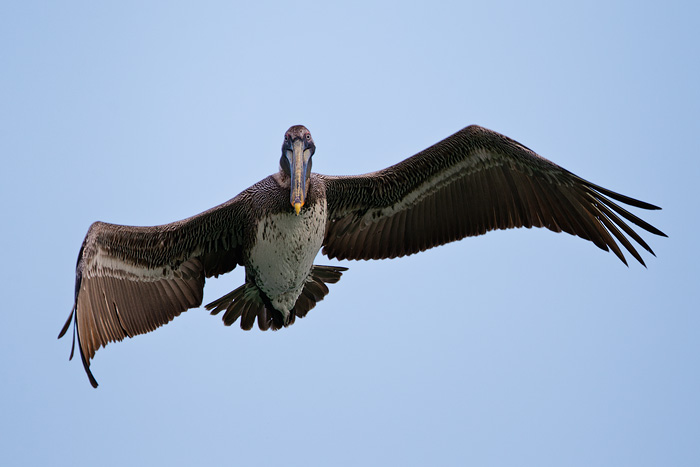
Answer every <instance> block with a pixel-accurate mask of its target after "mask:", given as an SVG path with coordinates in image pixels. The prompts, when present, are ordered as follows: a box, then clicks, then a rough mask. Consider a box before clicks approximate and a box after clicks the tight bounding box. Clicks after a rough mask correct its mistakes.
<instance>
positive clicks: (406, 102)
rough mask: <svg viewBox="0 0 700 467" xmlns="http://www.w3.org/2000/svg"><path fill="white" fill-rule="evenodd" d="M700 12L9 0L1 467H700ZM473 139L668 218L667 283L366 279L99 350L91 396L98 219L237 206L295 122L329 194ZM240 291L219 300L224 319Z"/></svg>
mask: <svg viewBox="0 0 700 467" xmlns="http://www.w3.org/2000/svg"><path fill="white" fill-rule="evenodd" d="M331 3H338V5H333V4H331ZM699 17H700V11H699V10H698V6H697V2H691V1H687V2H674V1H670V2H662V3H659V2H616V1H601V2H539V1H527V2H501V1H492V2H468V1H455V2H437V1H433V2H425V3H423V4H416V3H410V2H398V1H397V2H386V3H384V2H375V1H369V2H343V3H342V5H341V2H318V3H314V2H294V3H288V4H283V3H276V2H265V1H261V2H237V3H235V2H188V3H180V2H124V1H120V2H111V3H110V2H35V1H22V2H3V3H2V5H1V6H0V63H1V65H0V96H1V99H0V108H1V110H0V157H1V158H2V159H1V160H2V165H1V167H2V169H0V173H1V174H2V182H1V184H0V203H1V206H2V229H0V238H1V240H2V243H1V244H2V245H3V259H4V261H3V267H2V268H0V274H1V277H0V278H1V280H0V284H1V287H2V302H3V306H2V313H1V314H0V329H1V331H2V338H1V339H0V375H1V377H2V380H1V381H2V384H1V385H0V394H1V396H2V397H0V465H7V466H10V465H12V466H15V465H16V466H20V465H66V466H95V465H101V466H124V465H149V466H153V465H261V466H264V465H281V464H283V463H284V464H285V465H291V466H302V465H304V466H306V465H475V466H498V465H511V466H512V465H532V466H622V465H634V466H671V465H672V466H691V465H693V466H696V465H700V443H699V440H700V364H699V363H700V362H699V357H700V314H699V313H700V306H698V299H699V298H700V297H699V295H700V294H699V293H698V287H699V286H700V284H699V283H698V280H699V278H700V270H699V267H698V259H699V255H698V247H697V243H696V236H697V231H698V228H699V227H700V226H699V225H698V200H700V189H699V188H698V185H699V183H698V175H700V165H699V164H698V155H699V154H700V143H699V138H698V136H699V134H700V114H699V110H700V105H699V102H700V91H699V86H698V84H699V83H700V68H699V66H700V55H699V51H700V25H699V23H698V18H699ZM472 123H477V124H480V125H483V126H485V127H488V128H491V129H493V130H496V131H499V132H501V133H504V134H506V135H508V136H510V137H512V138H514V139H516V140H518V141H519V142H521V143H523V144H525V145H526V146H528V147H530V148H532V149H533V150H535V151H537V152H538V153H539V154H541V155H543V156H544V157H547V158H549V159H551V160H553V161H555V162H556V163H558V164H560V165H562V166H564V167H566V168H567V169H569V170H571V171H573V172H574V173H576V174H578V175H580V176H582V177H584V178H587V179H589V180H591V181H593V182H594V183H598V184H600V185H603V186H605V187H608V188H611V189H613V190H616V191H619V192H621V193H624V194H627V195H630V196H633V197H637V198H639V199H643V200H645V201H648V202H651V203H654V204H658V205H659V206H662V207H663V210H662V211H655V212H641V215H642V217H643V218H644V219H646V220H648V221H649V222H651V223H652V224H654V225H656V226H657V227H659V228H660V229H661V230H663V231H665V232H666V233H667V234H668V235H669V238H668V239H665V238H658V237H653V236H652V235H644V237H645V238H646V239H647V241H648V242H649V244H650V245H651V246H652V247H653V248H654V250H655V251H656V253H657V257H656V258H654V257H653V256H651V255H649V254H644V258H645V261H646V262H647V265H648V269H645V268H644V267H642V266H640V265H639V264H634V263H632V262H630V267H629V268H627V267H625V266H624V265H623V264H622V263H620V262H619V261H618V260H617V259H616V258H615V256H614V255H612V254H610V253H605V252H603V251H601V250H599V249H598V248H596V247H595V246H594V245H592V244H591V243H589V242H585V241H582V240H580V239H577V238H574V237H570V236H567V235H564V234H559V235H557V234H554V233H552V232H549V231H545V230H541V229H540V230H518V231H512V230H511V231H507V232H495V233H490V234H488V235H486V236H483V237H479V238H472V239H467V240H464V241H461V242H457V243H453V244H450V245H448V246H445V247H441V248H437V249H434V250H431V251H429V252H426V253H422V254H419V255H416V256H412V257H409V258H403V259H399V260H392V261H377V262H344V263H342V264H343V265H345V266H349V267H350V270H349V271H348V272H347V273H346V274H345V275H344V276H343V278H342V280H341V281H340V282H339V283H338V284H336V285H333V286H331V293H330V294H329V295H328V297H327V298H326V300H325V301H323V302H322V303H321V304H320V305H319V306H318V307H317V308H315V309H314V310H312V311H311V312H310V314H309V315H308V316H307V318H305V319H303V320H301V321H298V322H297V323H296V324H295V325H294V326H292V327H291V328H288V329H284V330H282V331H279V332H275V333H273V332H267V333H262V332H260V331H257V330H254V331H251V332H244V331H241V330H240V329H239V328H238V327H237V326H236V327H231V328H227V327H225V326H223V325H222V323H221V320H220V318H219V317H211V316H209V314H208V313H207V312H206V311H205V310H204V309H194V310H190V311H189V312H187V313H185V314H183V315H182V316H181V317H179V318H177V319H176V320H175V321H173V322H172V323H171V324H169V325H168V326H165V327H163V328H160V329H158V330H157V331H156V332H154V333H151V334H148V335H145V336H139V337H137V338H134V339H129V340H127V341H125V342H122V343H118V344H111V345H109V346H108V347H107V348H106V349H103V350H101V351H99V352H98V353H97V356H96V358H95V360H94V361H93V366H92V368H93V370H94V373H95V376H96V377H97V379H98V381H99V382H100V387H99V388H98V389H97V390H94V389H92V388H91V387H90V385H89V383H88V380H87V378H86V377H85V374H84V372H83V369H82V366H81V364H80V362H79V360H78V361H76V360H74V361H72V362H69V361H68V354H69V352H70V338H68V339H63V340H60V341H57V340H56V336H57V334H58V331H59V330H60V328H61V326H62V325H63V323H64V321H65V319H66V317H67V316H68V313H69V311H70V308H71V306H72V303H73V287H74V279H75V276H74V268H75V261H76V257H77V254H78V249H79V247H80V244H81V242H82V240H83V237H84V235H85V233H86V231H87V228H88V226H89V225H90V223H92V222H93V221H95V220H102V221H106V222H113V223H124V224H133V225H153V224H160V223H166V222H171V221H175V220H178V219H181V218H184V217H187V216H190V215H192V214H195V213H198V212H201V211H203V210H205V209H207V208H209V207H211V206H214V205H216V204H219V203H221V202H223V201H226V200H227V199H229V198H231V197H233V196H235V195H236V194H237V193H239V192H240V191H241V190H242V189H244V188H246V187H248V186H249V185H251V184H253V183H254V182H257V181H258V180H260V179H262V178H263V177H265V176H267V175H269V174H270V173H273V172H275V171H277V169H278V160H279V154H280V153H279V151H280V146H281V142H282V138H283V134H284V131H285V130H286V129H287V128H288V127H289V126H291V125H293V124H304V125H306V126H307V127H308V128H309V129H310V130H311V133H312V134H313V136H314V139H315V141H316V144H317V152H316V156H315V158H314V170H315V171H318V172H322V173H327V174H357V173H364V172H369V171H373V170H376V169H380V168H383V167H386V166H388V165H391V164H393V163H395V162H398V161H400V160H402V159H403V158H405V157H408V156H410V155H412V154H414V153H416V152H418V151H419V150H422V149H424V148H425V147H427V146H429V145H431V144H433V143H435V142H437V141H439V140H440V139H442V138H444V137H446V136H448V135H450V134H452V133H453V132H455V131H457V130H459V129H460V128H462V127H464V126H466V125H468V124H472ZM635 213H638V214H639V213H640V212H639V211H638V210H637V211H635ZM632 261H633V260H632ZM317 262H318V263H319V264H338V263H337V262H335V261H330V260H328V259H327V258H325V257H319V258H318V260H317ZM242 281H243V271H242V270H236V271H234V272H233V273H231V274H228V275H226V276H224V277H221V278H219V279H216V280H212V281H208V282H207V286H206V288H205V297H204V299H205V301H211V300H214V299H216V298H218V297H220V296H221V295H223V294H225V293H227V292H229V291H230V290H232V289H233V288H235V287H237V286H238V285H240V284H241V283H242Z"/></svg>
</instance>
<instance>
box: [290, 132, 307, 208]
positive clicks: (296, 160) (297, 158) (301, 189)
mask: <svg viewBox="0 0 700 467" xmlns="http://www.w3.org/2000/svg"><path fill="white" fill-rule="evenodd" d="M306 151H308V149H307V150H306ZM304 152H305V150H304V142H303V141H301V140H299V139H298V140H296V141H294V146H293V147H292V167H291V169H292V170H291V172H292V186H291V195H290V201H291V203H292V206H294V212H296V214H297V216H298V215H299V212H300V211H301V207H302V206H304V202H305V201H306V166H307V164H308V159H306V158H305V157H304Z"/></svg>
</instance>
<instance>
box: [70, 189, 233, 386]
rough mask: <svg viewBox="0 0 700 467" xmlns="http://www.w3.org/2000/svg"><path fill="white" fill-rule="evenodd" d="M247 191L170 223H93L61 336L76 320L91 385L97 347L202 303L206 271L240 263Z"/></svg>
mask: <svg viewBox="0 0 700 467" xmlns="http://www.w3.org/2000/svg"><path fill="white" fill-rule="evenodd" d="M246 193H247V192H244V193H242V194H241V195H239V196H238V197H236V198H234V199H232V200H230V201H228V202H227V203H224V204H222V205H220V206H217V207H215V208H212V209H210V210H208V211H205V212H203V213H202V214H199V215H197V216H193V217H190V218H189V219H185V220H183V221H179V222H174V223H172V224H165V225H161V226H155V227H131V226H123V225H115V224H107V223H104V222H95V223H94V224H93V225H92V226H90V229H89V230H88V233H87V235H86V237H85V240H84V241H83V246H82V248H81V249H80V254H79V256H78V263H77V267H76V291H75V305H74V307H73V310H72V311H71V316H69V318H68V321H67V322H66V325H65V326H64V327H63V329H62V330H61V333H60V334H59V338H60V337H62V336H63V335H64V334H65V333H66V331H67V330H68V327H69V324H70V322H71V320H72V321H73V323H74V324H75V329H76V331H75V334H74V335H75V336H76V337H77V341H78V347H79V350H80V354H81V359H82V361H83V364H84V366H85V371H86V372H87V373H88V377H89V378H90V382H91V383H92V384H93V386H95V387H96V386H97V382H96V381H95V379H94V377H93V376H92V373H91V372H90V368H89V366H90V360H91V359H92V358H93V357H94V355H95V352H96V351H97V350H98V349H99V348H100V347H104V346H105V345H107V344H108V343H109V342H114V341H121V340H123V339H124V338H125V337H133V336H136V335H138V334H144V333H147V332H150V331H153V330H154V329H156V328H157V327H159V326H162V325H164V324H166V323H168V322H170V321H171V320H172V319H173V318H175V317H176V316H178V315H180V313H182V312H183V311H186V310H187V309H189V308H193V307H198V306H200V305H201V303H202V296H203V288H204V281H205V278H206V277H211V276H214V275H219V274H223V273H225V272H228V271H230V270H232V269H233V268H235V267H236V265H237V264H242V251H241V243H242V239H243V235H244V233H243V226H244V225H246V218H245V210H244V209H242V204H243V203H241V200H243V199H245V197H246ZM74 344H75V341H74ZM72 353H73V352H72V350H71V356H72Z"/></svg>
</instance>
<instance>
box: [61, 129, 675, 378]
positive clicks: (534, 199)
mask: <svg viewBox="0 0 700 467" xmlns="http://www.w3.org/2000/svg"><path fill="white" fill-rule="evenodd" d="M315 150H316V146H315V144H314V141H313V139H312V138H311V134H310V133H309V130H307V129H306V128H305V127H303V126H301V125H297V126H293V127H291V128H290V129H289V130H287V132H286V133H285V135H284V142H283V143H282V157H281V158H280V170H279V172H278V173H275V174H274V175H270V176H269V177H267V178H265V179H264V180H262V181H260V182H258V183H256V184H255V185H253V186H251V187H250V188H248V189H247V190H245V191H243V192H242V193H240V194H239V195H238V196H236V197H235V198H233V199H231V200H229V201H227V202H225V203H223V204H221V205H220V206H217V207H215V208H212V209H209V210H208V211H205V212H203V213H201V214H198V215H196V216H193V217H190V218H188V219H185V220H182V221H179V222H173V223H172V224H165V225H159V226H155V227H130V226H123V225H114V224H107V223H103V222H95V223H94V224H92V225H91V226H90V229H89V230H88V233H87V235H86V236H85V240H84V241H83V245H82V247H81V249H80V253H79V254H78V263H77V267H76V282H75V303H74V305H73V309H72V310H71V314H70V316H69V317H68V320H67V321H66V324H65V325H64V326H63V329H62V330H61V332H60V334H59V336H58V337H59V338H60V337H62V336H63V335H64V334H65V333H66V331H67V330H68V327H69V326H70V323H71V321H72V322H73V323H74V324H75V326H74V331H73V349H72V350H71V358H72V357H73V352H74V350H75V340H76V337H77V340H78V348H79V351H80V357H81V359H82V362H83V366H84V367H85V371H86V372H87V375H88V377H89V379H90V382H91V384H92V385H93V386H94V387H97V382H96V381H95V378H94V377H93V375H92V373H91V371H90V360H91V359H92V358H93V356H94V355H95V352H96V351H97V349H99V348H100V347H102V346H105V345H107V343H109V342H112V341H121V340H122V339H124V338H125V337H127V336H128V337H133V336H135V335H137V334H143V333H146V332H149V331H153V330H154V329H156V328H157V327H158V326H162V325H164V324H166V323H168V322H169V321H171V320H172V319H173V318H174V317H176V316H178V315H179V314H180V313H182V312H183V311H185V310H187V309H189V308H194V307H198V306H200V305H201V303H202V296H203V288H204V280H205V278H207V277H211V276H218V275H219V274H224V273H226V272H229V271H231V270H232V269H234V268H235V267H236V266H237V265H241V266H244V267H245V283H244V284H243V285H242V286H240V287H238V288H237V289H235V290H234V291H233V292H231V293H229V294H227V295H225V296H223V297H221V298H220V299H218V300H215V301H214V302H212V303H210V304H208V305H206V308H207V309H208V310H211V313H212V314H217V313H219V312H221V311H223V312H224V314H223V321H224V324H226V325H227V326H229V325H231V324H233V323H234V322H235V321H236V320H237V319H239V318H240V322H241V324H240V325H241V328H243V329H246V330H249V329H251V328H252V327H253V324H254V322H255V320H256V318H257V322H258V326H259V328H260V329H261V330H266V329H270V328H272V329H279V328H281V327H283V326H289V325H290V324H292V323H293V322H294V320H295V318H296V317H299V318H302V317H304V316H305V315H306V313H307V312H308V311H309V310H310V309H311V308H313V307H314V306H315V305H316V302H318V301H320V300H322V299H323V298H324V297H325V296H326V294H328V287H327V286H326V284H327V283H335V282H337V281H338V280H339V279H340V276H341V274H342V272H343V271H345V270H346V269H347V268H344V267H333V266H316V265H314V264H313V260H314V258H315V257H316V255H317V253H318V251H319V250H321V249H322V252H323V254H325V255H326V256H328V257H329V258H338V259H355V260H359V259H382V258H396V257H400V256H404V255H411V254H413V253H418V252H420V251H423V250H426V249H428V248H432V247H435V246H438V245H442V244H445V243H448V242H451V241H454V240H459V239H461V238H464V237H468V236H476V235H482V234H485V233H486V232H488V231H490V230H494V229H510V228H516V227H527V228H530V227H546V228H548V229H550V230H553V231H555V232H561V231H564V232H567V233H570V234H572V235H577V236H579V237H581V238H583V239H586V240H590V241H592V242H593V243H594V244H595V245H597V246H598V247H599V248H602V249H603V250H606V251H608V250H612V251H613V253H615V255H617V257H618V258H620V260H621V261H622V262H623V263H625V264H627V261H626V260H625V257H624V255H623V253H622V251H621V248H620V246H619V245H618V243H617V242H619V243H620V244H621V245H622V246H623V247H624V248H625V249H626V250H627V251H628V252H629V253H630V254H631V255H632V256H633V257H634V258H635V259H636V260H637V261H639V262H640V263H641V264H642V265H644V261H643V260H642V257H641V256H640V255H639V253H638V252H637V250H636V249H635V248H634V246H633V245H632V243H631V242H630V240H629V239H628V238H627V237H629V238H631V239H632V240H634V241H636V242H637V243H638V244H639V245H641V246H642V247H643V248H644V249H645V250H647V251H648V252H650V253H651V254H654V252H653V251H652V250H651V248H650V247H649V246H648V245H647V244H646V242H645V241H644V240H643V239H642V238H641V237H640V236H639V234H637V232H635V231H634V230H633V229H632V228H631V227H630V226H629V225H628V224H627V223H626V222H625V221H624V220H623V219H621V217H622V218H624V219H626V220H627V221H629V222H631V223H633V224H635V225H637V226H638V227H641V228H642V229H644V230H646V231H648V232H651V233H653V234H656V235H662V236H665V234H664V233H663V232H661V231H660V230H658V229H656V228H655V227H653V226H651V225H649V224H648V223H646V222H644V221H643V220H641V219H640V218H638V217H637V216H635V215H633V214H631V213H630V212H628V211H626V210H625V209H623V208H622V207H621V206H620V205H618V204H616V203H615V202H613V201H612V199H614V200H616V201H618V202H621V203H625V204H628V205H631V206H634V207H637V208H642V209H659V208H658V207H656V206H653V205H651V204H648V203H645V202H642V201H639V200H636V199H633V198H630V197H627V196H624V195H621V194H618V193H615V192H613V191H610V190H608V189H605V188H602V187H600V186H598V185H594V184H593V183H590V182H588V181H586V180H584V179H582V178H580V177H578V176H576V175H574V174H573V173H571V172H569V171H567V170H566V169H563V168H561V167H559V166H558V165H556V164H554V163H552V162H550V161H548V160H547V159H544V158H543V157H541V156H539V155H537V154H535V153H534V152H533V151H531V150H530V149H528V148H527V147H525V146H523V145H522V144H520V143H518V142H516V141H514V140H512V139H510V138H508V137H506V136H503V135H501V134H499V133H496V132H494V131H491V130H487V129H485V128H482V127H479V126H475V125H473V126H469V127H467V128H464V129H463V130H461V131H459V132H457V133H455V134H454V135H452V136H450V137H448V138H446V139H444V140H442V141H440V142H439V143H437V144H435V145H434V146H431V147H429V148H428V149H426V150H424V151H422V152H419V153H418V154H416V155H415V156H413V157H410V158H408V159H406V160H404V161H403V162H400V163H398V164H396V165H394V166H391V167H389V168H386V169H383V170H380V171H378V172H372V173H369V174H366V175H357V176H339V177H336V176H328V175H321V174H316V173H312V172H311V159H312V156H313V155H314V152H315ZM622 232H624V233H625V234H627V236H625V235H624V234H623V233H622ZM616 239H617V242H616V241H615V240H616Z"/></svg>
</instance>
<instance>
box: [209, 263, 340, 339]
mask: <svg viewBox="0 0 700 467" xmlns="http://www.w3.org/2000/svg"><path fill="white" fill-rule="evenodd" d="M347 269H348V268H344V267H340V266H314V267H313V268H312V269H311V274H309V278H308V279H307V281H306V284H304V289H303V290H302V293H301V295H300V296H299V298H298V299H297V302H296V303H295V305H294V309H292V310H291V312H290V313H289V317H288V319H287V321H286V322H285V320H284V317H283V314H282V313H281V312H280V311H278V310H276V309H275V308H274V307H273V306H272V304H271V303H270V300H269V299H268V298H267V297H265V296H264V294H263V293H262V292H261V291H260V289H258V288H257V286H256V285H255V284H253V283H251V282H246V283H245V284H243V285H242V286H240V287H238V288H237V289H235V290H234V291H232V292H229V293H227V294H226V295H224V296H223V297H221V298H219V299H218V300H214V301H213V302H211V303H209V304H208V305H205V308H206V309H207V310H209V311H211V314H212V315H216V314H218V313H219V312H221V311H223V310H226V312H225V313H224V316H223V321H224V324H225V325H226V326H230V325H232V324H233V323H235V322H236V321H237V320H238V318H241V329H244V330H246V331H247V330H250V329H252V327H253V325H254V324H255V319H256V317H257V320H258V327H259V328H260V330H262V331H267V330H268V329H272V330H273V331H276V330H278V329H280V328H282V327H287V326H290V325H292V324H293V323H294V321H295V320H296V317H299V318H303V317H304V316H306V314H307V313H308V312H309V310H311V309H312V308H313V307H315V306H316V303H317V302H320V301H321V300H323V298H324V297H325V296H326V295H328V292H329V290H328V286H326V284H335V283H336V282H338V281H339V280H340V277H341V276H342V275H343V272H344V271H347Z"/></svg>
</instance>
